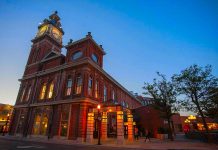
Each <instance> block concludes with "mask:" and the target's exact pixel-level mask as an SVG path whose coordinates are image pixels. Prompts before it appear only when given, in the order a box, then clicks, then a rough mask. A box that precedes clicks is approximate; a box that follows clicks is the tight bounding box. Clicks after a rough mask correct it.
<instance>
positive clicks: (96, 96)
mask: <svg viewBox="0 0 218 150" xmlns="http://www.w3.org/2000/svg"><path fill="white" fill-rule="evenodd" d="M98 86H99V85H98V81H97V80H96V82H95V98H98V95H99V94H98Z"/></svg>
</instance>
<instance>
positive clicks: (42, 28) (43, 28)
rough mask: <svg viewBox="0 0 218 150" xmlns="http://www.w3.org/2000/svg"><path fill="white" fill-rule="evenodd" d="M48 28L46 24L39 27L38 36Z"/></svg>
mask: <svg viewBox="0 0 218 150" xmlns="http://www.w3.org/2000/svg"><path fill="white" fill-rule="evenodd" d="M47 29H48V26H43V27H41V28H40V29H39V32H38V36H41V35H43V34H44V33H45V32H46V31H47Z"/></svg>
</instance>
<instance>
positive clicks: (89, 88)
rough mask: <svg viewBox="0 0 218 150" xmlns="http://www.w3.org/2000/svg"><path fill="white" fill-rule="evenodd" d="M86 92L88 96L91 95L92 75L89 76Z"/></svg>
mask: <svg viewBox="0 0 218 150" xmlns="http://www.w3.org/2000/svg"><path fill="white" fill-rule="evenodd" d="M88 94H89V96H92V77H89V83H88Z"/></svg>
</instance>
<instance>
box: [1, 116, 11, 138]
mask: <svg viewBox="0 0 218 150" xmlns="http://www.w3.org/2000/svg"><path fill="white" fill-rule="evenodd" d="M9 117H10V114H9V113H8V114H7V120H6V123H5V127H4V128H3V133H2V136H5V130H6V129H7V126H8V121H9Z"/></svg>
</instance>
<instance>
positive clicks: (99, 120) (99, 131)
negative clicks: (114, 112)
mask: <svg viewBox="0 0 218 150" xmlns="http://www.w3.org/2000/svg"><path fill="white" fill-rule="evenodd" d="M97 109H98V145H101V139H100V138H101V137H100V134H101V113H100V109H101V105H100V104H98V106H97Z"/></svg>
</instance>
